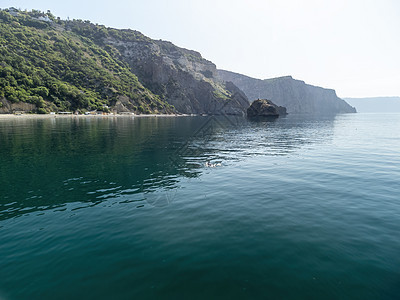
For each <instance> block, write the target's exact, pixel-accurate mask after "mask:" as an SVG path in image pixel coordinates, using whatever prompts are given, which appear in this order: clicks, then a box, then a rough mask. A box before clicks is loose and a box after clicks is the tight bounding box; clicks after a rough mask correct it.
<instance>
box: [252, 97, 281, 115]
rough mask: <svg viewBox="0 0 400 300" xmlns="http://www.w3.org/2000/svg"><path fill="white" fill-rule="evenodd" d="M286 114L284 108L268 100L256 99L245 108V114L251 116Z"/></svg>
mask: <svg viewBox="0 0 400 300" xmlns="http://www.w3.org/2000/svg"><path fill="white" fill-rule="evenodd" d="M279 115H286V108H285V107H282V106H278V105H276V104H274V103H273V102H272V101H270V100H266V99H258V100H255V101H253V103H251V105H250V107H249V108H248V109H247V116H248V117H250V118H252V117H278V116H279Z"/></svg>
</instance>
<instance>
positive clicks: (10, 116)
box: [0, 114, 198, 119]
mask: <svg viewBox="0 0 400 300" xmlns="http://www.w3.org/2000/svg"><path fill="white" fill-rule="evenodd" d="M191 116H198V115H188V114H179V115H175V114H159V115H156V114H149V115H135V114H114V115H111V114H109V115H74V114H55V115H50V114H43V115H41V114H20V115H16V114H0V119H50V118H52V119H54V118H55V119H59V118H63V119H65V118H171V117H191Z"/></svg>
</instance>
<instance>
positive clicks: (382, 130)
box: [0, 114, 400, 300]
mask: <svg viewBox="0 0 400 300" xmlns="http://www.w3.org/2000/svg"><path fill="white" fill-rule="evenodd" d="M0 157H1V163H0V299H1V300H3V299H5V300H8V299H399V297H400V200H399V194H400V184H399V182H400V114H346V115H338V116H336V117H324V118H313V117H301V116H294V115H293V116H290V115H289V116H288V117H286V118H280V119H276V120H264V121H258V122H249V121H247V120H245V119H235V118H224V117H220V118H214V117H209V118H206V117H180V118H160V117H157V118H154V117H153V118H131V117H120V118H93V117H87V118H73V117H71V118H68V117H67V118H47V119H18V118H16V119H11V120H10V119H1V118H0Z"/></svg>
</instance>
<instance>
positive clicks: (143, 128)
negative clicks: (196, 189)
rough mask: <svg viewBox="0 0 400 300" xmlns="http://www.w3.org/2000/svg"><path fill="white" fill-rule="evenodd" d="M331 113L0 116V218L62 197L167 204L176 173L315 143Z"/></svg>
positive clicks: (325, 132)
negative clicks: (248, 116)
mask: <svg viewBox="0 0 400 300" xmlns="http://www.w3.org/2000/svg"><path fill="white" fill-rule="evenodd" d="M333 126H334V117H326V118H315V119H312V118H310V117H307V118H302V117H301V116H288V117H286V118H280V119H273V120H262V121H258V122H249V121H248V120H246V119H244V118H235V117H230V118H227V117H207V118H206V117H190V118H189V117H178V118H169V117H168V118H162V117H153V118H131V117H123V118H122V117H121V118H47V119H12V120H10V119H7V120H4V119H3V120H1V119H0V145H1V146H0V155H1V157H2V163H1V166H0V220H1V219H7V218H10V217H16V216H19V215H23V214H26V213H31V212H36V211H42V210H47V209H54V208H58V209H62V208H63V207H64V208H65V205H66V203H80V205H79V206H78V207H79V208H81V207H85V206H93V205H98V204H100V203H102V202H104V201H106V200H109V199H113V201H116V202H122V203H126V202H133V203H137V206H138V207H142V206H143V205H145V204H151V205H167V204H168V203H169V202H170V201H172V199H173V197H174V195H175V193H177V192H178V191H179V182H180V181H181V180H182V179H183V178H186V179H190V178H197V177H199V176H201V174H202V172H203V171H204V170H205V169H207V168H208V167H209V166H218V167H224V166H226V165H228V164H232V163H234V162H235V161H238V160H242V159H245V158H246V157H248V156H254V155H266V156H275V155H288V154H291V153H295V152H296V150H297V149H298V148H300V147H306V146H307V145H310V144H313V143H321V142H323V141H324V140H327V139H329V138H330V135H331V134H332V133H333Z"/></svg>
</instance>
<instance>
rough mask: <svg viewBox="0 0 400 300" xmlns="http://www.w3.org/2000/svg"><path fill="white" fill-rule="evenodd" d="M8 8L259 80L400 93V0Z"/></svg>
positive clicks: (176, 0) (217, 0) (347, 91)
mask: <svg viewBox="0 0 400 300" xmlns="http://www.w3.org/2000/svg"><path fill="white" fill-rule="evenodd" d="M10 6H15V7H17V8H21V9H25V8H26V9H32V8H35V9H40V10H48V9H49V10H51V11H52V13H53V14H55V15H56V16H60V17H62V18H67V17H70V18H71V19H73V18H75V19H84V20H91V21H92V22H94V23H99V24H104V25H106V26H110V27H116V28H131V29H136V30H139V31H141V32H142V33H144V34H145V35H148V36H149V37H151V38H154V39H163V40H169V41H171V42H173V43H174V44H176V45H178V46H181V47H185V48H189V49H193V50H197V51H199V52H200V53H201V54H202V55H203V57H205V58H206V59H209V60H211V61H213V62H214V63H215V64H216V65H217V67H218V68H221V69H227V70H230V71H234V72H239V73H242V74H246V75H249V76H252V77H256V78H261V79H264V78H271V77H278V76H284V75H292V76H293V77H294V78H296V79H301V80H304V81H306V82H307V83H310V84H314V85H319V86H323V87H329V88H334V89H336V91H337V94H338V95H339V97H367V96H371V97H372V96H400V1H399V0H375V1H372V0H332V1H328V0H326V1H325V0H303V1H301V0H298V1H295V0H264V1H262V0H202V1H190V0H171V1H167V0H165V1H162V0H140V1H139V0H133V1H132V0H131V1H129V0H114V1H109V0H107V1H105V0H97V1H91V0H86V1H82V0H80V1H77V0H68V1H55V0H51V1H50V0H20V1H19V0H16V1H11V0H0V7H1V8H6V7H10Z"/></svg>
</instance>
